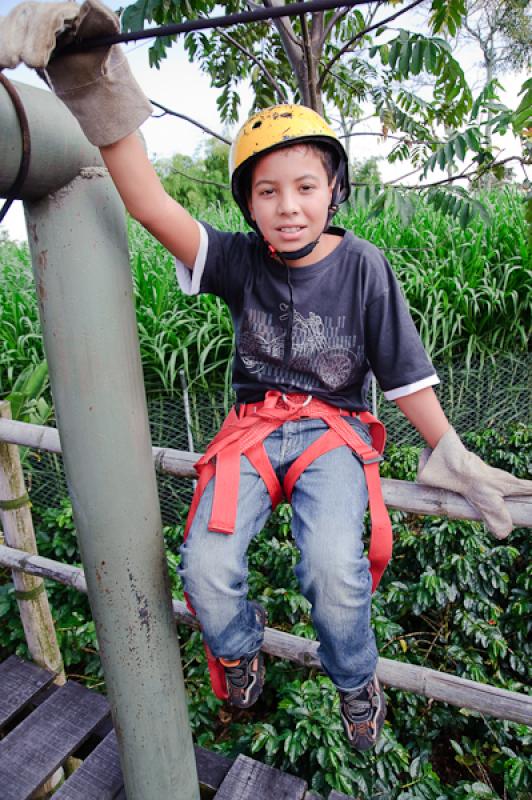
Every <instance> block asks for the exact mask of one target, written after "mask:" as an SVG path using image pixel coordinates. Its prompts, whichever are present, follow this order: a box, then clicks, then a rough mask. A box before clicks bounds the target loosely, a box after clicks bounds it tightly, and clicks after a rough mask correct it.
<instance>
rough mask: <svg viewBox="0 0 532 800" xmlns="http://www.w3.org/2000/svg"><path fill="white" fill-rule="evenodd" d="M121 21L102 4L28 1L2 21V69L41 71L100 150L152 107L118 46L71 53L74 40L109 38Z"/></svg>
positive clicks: (141, 119) (135, 125)
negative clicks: (68, 52) (65, 52)
mask: <svg viewBox="0 0 532 800" xmlns="http://www.w3.org/2000/svg"><path fill="white" fill-rule="evenodd" d="M119 30H120V23H119V21H118V17H117V16H116V15H115V14H114V13H113V12H112V11H110V10H109V9H108V8H107V7H106V6H104V5H103V4H102V3H100V2H99V0H86V2H84V3H83V5H82V6H78V5H77V4H76V3H70V2H66V3H46V4H43V3H37V2H25V3H21V4H20V5H18V6H16V7H15V8H14V9H13V10H12V11H11V12H10V13H9V14H8V15H7V16H6V17H0V69H1V68H3V67H11V68H12V67H15V66H17V64H19V63H21V62H23V63H24V64H26V65H27V66H29V67H34V68H37V69H38V70H40V72H39V74H40V75H41V76H42V77H45V79H46V80H47V83H48V84H49V86H50V88H51V89H53V91H54V92H55V94H56V95H57V96H58V97H59V98H60V99H61V100H62V101H63V102H64V103H65V105H66V106H67V107H68V108H69V109H70V111H71V112H72V113H73V114H74V116H75V117H76V119H77V120H78V122H79V124H80V126H81V128H82V129H83V132H84V133H85V135H86V137H87V139H88V140H89V141H90V142H91V143H92V144H94V145H96V146H97V147H101V146H104V145H108V144H113V143H114V142H117V141H118V140H119V139H123V138H124V136H127V135H128V134H130V133H132V132H133V131H135V130H137V128H138V127H139V126H140V125H141V124H142V123H143V122H144V121H145V120H146V119H147V118H148V117H149V116H150V114H151V112H152V107H151V105H150V103H149V101H148V99H147V98H146V97H145V95H144V94H143V92H142V89H141V88H140V86H139V85H138V83H137V82H136V80H135V78H134V77H133V75H132V74H131V71H130V69H129V65H128V63H127V59H126V57H125V56H124V54H123V52H122V50H121V48H120V47H119V46H118V45H113V46H111V47H101V48H98V49H96V50H88V51H87V52H84V53H72V54H71V55H65V56H62V57H61V49H62V48H64V47H65V46H66V45H67V44H69V43H70V42H72V40H73V39H74V38H82V39H90V38H95V37H99V36H110V35H112V34H114V33H117V32H118V31H119Z"/></svg>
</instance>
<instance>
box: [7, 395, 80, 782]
mask: <svg viewBox="0 0 532 800" xmlns="http://www.w3.org/2000/svg"><path fill="white" fill-rule="evenodd" d="M0 418H3V419H11V407H10V405H9V403H8V402H1V403H0ZM30 508H31V503H30V499H29V497H28V493H27V491H26V485H25V483H24V473H23V472H22V465H21V463H20V455H19V450H18V447H17V446H16V445H14V444H6V443H5V442H1V441H0V520H1V521H2V528H3V531H4V539H5V542H6V544H7V545H8V546H9V547H14V548H17V549H18V550H24V551H25V552H26V553H31V554H33V555H37V542H36V540H35V531H34V528H33V519H32V516H31V511H30ZM12 575H13V584H14V586H15V597H16V598H17V603H18V608H19V612H20V618H21V620H22V625H23V628H24V634H25V636H26V642H27V644H28V649H29V651H30V654H31V657H32V659H33V660H34V661H35V663H36V664H38V665H39V666H40V667H44V668H45V669H48V670H50V671H51V672H55V675H56V677H55V678H54V682H55V683H57V684H59V685H60V686H62V685H63V684H64V683H65V682H66V676H65V669H64V665H63V658H62V656H61V651H60V650H59V644H58V642H57V636H56V633H55V628H54V621H53V619H52V614H51V611H50V606H49V604H48V596H47V594H46V591H45V588H44V580H43V579H42V578H35V577H34V576H33V575H27V574H26V573H24V572H20V571H19V570H16V569H14V570H13V571H12ZM63 778H64V773H63V770H62V769H58V770H56V772H55V773H54V774H53V775H52V777H51V778H50V779H49V780H48V781H47V782H46V783H45V784H44V785H43V786H42V787H41V789H40V790H39V792H38V794H35V795H34V797H35V798H39V797H48V796H49V793H50V792H51V791H53V790H54V789H56V788H57V786H58V785H59V784H60V783H61V781H62V780H63Z"/></svg>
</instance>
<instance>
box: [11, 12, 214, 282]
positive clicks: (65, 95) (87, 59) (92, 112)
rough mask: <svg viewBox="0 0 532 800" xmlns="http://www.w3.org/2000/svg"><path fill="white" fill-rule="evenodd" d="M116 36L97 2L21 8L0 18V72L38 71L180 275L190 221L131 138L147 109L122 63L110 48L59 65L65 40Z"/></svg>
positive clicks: (194, 241)
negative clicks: (22, 66) (170, 255)
mask: <svg viewBox="0 0 532 800" xmlns="http://www.w3.org/2000/svg"><path fill="white" fill-rule="evenodd" d="M119 29H120V25H119V21H118V18H117V17H116V15H115V14H114V13H113V12H112V11H110V10H109V9H108V8H107V7H106V6H105V5H103V4H102V3H101V2H99V0H86V2H84V3H83V5H82V6H78V5H76V4H75V3H72V2H65V3H53V4H50V5H48V4H43V3H36V2H25V3H21V4H20V5H18V6H16V7H15V8H14V9H13V10H12V11H11V12H10V13H9V14H8V15H7V17H4V18H0V69H1V68H3V67H15V66H17V64H19V63H21V62H23V63H25V64H26V65H27V66H30V67H34V68H37V69H40V70H42V71H43V74H44V75H45V76H46V78H47V80H48V83H49V85H50V87H51V88H52V89H53V90H54V92H55V93H56V94H57V96H58V97H60V98H61V100H62V101H63V102H64V103H65V105H67V106H68V108H69V109H70V111H71V112H72V113H73V114H74V116H75V117H76V119H77V120H78V122H79V124H80V126H81V128H82V129H83V132H84V133H85V135H86V136H87V138H88V139H89V141H90V142H91V143H92V144H94V145H96V146H97V147H99V148H100V151H101V153H102V157H103V159H104V161H105V163H106V165H107V167H108V169H109V172H110V174H111V177H112V179H113V181H114V183H115V185H116V187H117V189H118V191H119V193H120V195H121V196H122V199H123V201H124V203H125V205H126V208H127V209H128V211H129V212H130V213H131V214H132V216H134V217H135V218H136V219H138V220H139V221H140V222H141V223H142V224H143V225H144V226H145V227H146V228H147V229H148V230H149V231H150V232H151V233H152V234H153V235H154V236H156V237H157V238H158V239H159V240H160V241H161V242H162V244H164V245H165V247H167V248H168V249H169V250H170V251H171V252H172V253H173V254H174V255H175V256H177V258H178V259H179V260H180V261H182V262H183V263H184V264H185V265H186V266H187V267H189V268H190V269H192V267H193V265H194V261H195V258H196V254H197V252H198V247H199V229H198V226H197V223H196V222H195V221H194V219H193V218H192V217H191V216H190V214H189V213H188V212H187V211H186V210H185V209H184V208H182V207H181V206H180V205H179V204H178V203H176V202H175V201H174V200H173V199H172V198H171V197H169V196H168V195H167V194H166V192H165V191H164V189H163V187H162V185H161V183H160V181H159V178H158V176H157V174H156V172H155V170H154V169H153V167H152V165H151V164H150V162H149V160H148V158H147V156H146V153H145V151H144V148H143V145H142V143H141V141H140V139H139V138H138V136H137V135H136V133H135V132H136V130H137V129H138V127H139V126H140V125H141V124H142V123H143V122H144V121H145V120H146V119H147V118H148V117H149V115H150V114H151V111H152V108H151V105H150V103H149V101H148V100H147V98H146V97H145V96H144V94H143V92H142V90H141V88H140V86H139V85H138V84H137V82H136V80H135V79H134V77H133V75H132V74H131V71H130V69H129V65H128V63H127V59H126V58H125V56H124V54H123V53H122V51H121V49H120V48H119V47H118V46H116V45H114V46H112V47H110V48H98V49H96V50H91V51H89V52H86V53H75V54H72V55H67V56H63V57H61V55H60V54H61V47H62V46H64V45H65V44H68V43H69V42H70V41H71V40H72V38H74V37H76V36H78V37H80V38H93V37H96V36H105V35H109V34H113V33H115V32H117V31H118V30H119Z"/></svg>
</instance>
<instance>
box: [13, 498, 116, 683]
mask: <svg viewBox="0 0 532 800" xmlns="http://www.w3.org/2000/svg"><path fill="white" fill-rule="evenodd" d="M32 513H33V518H34V522H35V524H36V539H37V548H38V552H39V555H41V556H44V557H45V558H51V559H54V560H56V561H63V562H64V563H67V564H72V565H74V566H81V562H80V555H79V550H78V544H77V537H76V532H75V527H74V521H73V517H72V506H71V504H70V501H69V500H63V501H62V503H61V505H60V507H59V508H54V509H39V508H35V507H33V509H32ZM45 586H46V591H47V594H48V598H49V601H50V607H51V609H52V617H53V620H54V625H55V629H56V632H57V638H58V642H59V647H60V650H61V654H62V656H63V661H64V663H65V667H66V669H67V672H68V673H69V674H70V675H72V676H75V677H76V678H77V679H81V680H85V681H86V682H87V684H88V685H89V686H97V685H99V684H101V683H102V674H103V673H102V669H101V665H100V658H99V654H98V643H97V640H96V632H95V628H94V622H93V621H92V618H91V613H90V607H89V602H88V600H87V598H86V596H85V595H82V594H80V593H79V592H77V591H76V590H75V589H72V588H70V587H69V586H63V585H62V584H60V583H56V582H55V581H51V580H46V581H45ZM1 650H5V651H7V652H14V653H17V654H18V655H20V656H22V657H28V651H27V647H26V643H25V639H24V632H23V629H22V625H21V624H20V617H19V614H18V609H17V604H16V600H15V592H14V587H13V585H12V584H11V583H10V578H9V572H8V571H7V570H0V651H1Z"/></svg>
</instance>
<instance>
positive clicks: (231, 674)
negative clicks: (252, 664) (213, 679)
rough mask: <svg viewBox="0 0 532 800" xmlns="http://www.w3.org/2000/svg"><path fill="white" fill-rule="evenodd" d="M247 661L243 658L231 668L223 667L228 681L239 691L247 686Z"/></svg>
mask: <svg viewBox="0 0 532 800" xmlns="http://www.w3.org/2000/svg"><path fill="white" fill-rule="evenodd" d="M248 664H249V659H247V658H246V657H245V656H244V657H242V658H241V659H240V662H239V663H238V664H235V665H234V666H233V667H224V669H225V671H226V674H227V678H228V680H229V681H230V682H231V683H232V684H233V686H236V687H237V688H239V689H244V688H245V687H246V686H247V684H248V677H249V676H248Z"/></svg>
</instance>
